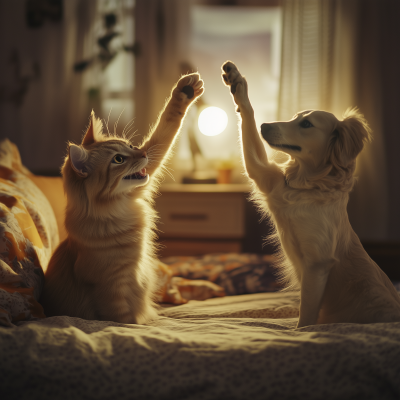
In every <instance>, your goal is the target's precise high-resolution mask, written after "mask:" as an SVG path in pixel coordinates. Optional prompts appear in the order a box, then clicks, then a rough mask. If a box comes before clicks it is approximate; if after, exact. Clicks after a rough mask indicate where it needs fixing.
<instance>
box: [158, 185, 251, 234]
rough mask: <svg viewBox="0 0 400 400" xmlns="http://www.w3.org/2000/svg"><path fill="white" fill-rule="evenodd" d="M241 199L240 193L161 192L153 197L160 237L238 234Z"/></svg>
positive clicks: (241, 228)
mask: <svg viewBox="0 0 400 400" xmlns="http://www.w3.org/2000/svg"><path fill="white" fill-rule="evenodd" d="M244 201H245V199H244V196H243V194H241V193H229V194H226V193H211V194H210V193H207V194H204V193H164V194H163V195H162V196H161V197H159V198H158V199H157V201H156V209H157V211H158V212H159V215H160V218H161V223H160V224H159V226H158V227H159V229H160V231H161V232H160V237H187V238H241V237H243V236H244Z"/></svg>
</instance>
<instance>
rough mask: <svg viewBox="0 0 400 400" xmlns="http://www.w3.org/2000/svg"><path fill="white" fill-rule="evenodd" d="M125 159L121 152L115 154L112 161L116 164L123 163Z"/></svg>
mask: <svg viewBox="0 0 400 400" xmlns="http://www.w3.org/2000/svg"><path fill="white" fill-rule="evenodd" d="M124 161H125V158H124V157H123V156H121V154H117V155H116V156H114V158H113V159H112V161H111V162H112V163H114V164H122V163H123V162H124Z"/></svg>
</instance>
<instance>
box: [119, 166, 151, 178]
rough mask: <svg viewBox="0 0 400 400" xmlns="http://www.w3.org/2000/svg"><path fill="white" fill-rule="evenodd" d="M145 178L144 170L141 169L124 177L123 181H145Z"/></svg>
mask: <svg viewBox="0 0 400 400" xmlns="http://www.w3.org/2000/svg"><path fill="white" fill-rule="evenodd" d="M146 176H147V174H146V168H142V169H141V170H140V171H139V172H135V173H133V174H131V175H126V176H124V177H123V179H145V178H146Z"/></svg>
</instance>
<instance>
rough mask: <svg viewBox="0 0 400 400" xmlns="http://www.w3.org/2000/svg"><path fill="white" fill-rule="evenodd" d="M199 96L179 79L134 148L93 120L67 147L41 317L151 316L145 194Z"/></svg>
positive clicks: (195, 81) (188, 81)
mask: <svg viewBox="0 0 400 400" xmlns="http://www.w3.org/2000/svg"><path fill="white" fill-rule="evenodd" d="M203 90H204V89H203V81H202V80H201V79H200V76H199V74H197V73H194V74H190V75H186V76H183V77H182V78H181V79H180V80H179V81H178V83H177V85H176V86H175V88H174V89H173V90H172V93H171V97H170V99H169V100H168V101H167V103H166V105H165V108H164V110H163V111H162V113H161V114H160V116H159V119H158V123H157V125H156V127H155V129H154V130H153V132H152V133H151V134H150V135H149V136H148V138H146V139H145V140H144V142H143V144H142V145H141V146H140V147H139V148H137V147H133V146H132V145H131V144H130V142H129V141H128V140H126V139H122V138H119V137H116V136H111V137H110V136H105V135H103V133H102V123H101V121H100V120H99V119H96V118H95V116H94V114H93V113H92V116H91V122H90V126H89V128H88V130H87V132H86V134H85V137H84V138H83V141H82V144H81V145H80V146H76V145H74V144H70V146H69V154H68V156H67V157H66V159H65V163H64V166H63V168H62V174H63V180H64V189H65V192H66V194H67V209H66V218H65V226H66V229H67V232H68V237H67V239H66V240H65V241H63V242H62V243H60V245H59V246H58V248H57V249H56V251H55V253H54V254H53V256H52V258H51V260H50V263H49V266H48V269H47V271H46V273H45V286H44V290H43V294H42V299H41V302H42V304H43V307H44V310H45V314H46V315H47V316H52V315H69V316H73V317H80V318H85V319H97V320H109V321H116V322H122V323H144V322H146V321H147V320H149V319H152V318H155V317H156V315H157V314H156V311H155V308H154V305H153V302H152V294H153V291H154V288H155V272H154V265H155V259H154V233H153V230H154V228H155V219H156V216H155V212H154V210H153V209H152V206H151V204H152V198H153V193H154V190H155V188H156V186H157V182H158V180H157V177H158V176H159V175H160V173H161V169H162V165H163V163H164V162H165V160H166V159H167V158H168V155H169V152H170V149H171V147H172V145H173V143H174V140H175V137H176V135H177V133H178V132H179V130H180V127H181V124H182V120H183V118H184V116H185V113H186V111H187V109H188V108H189V106H190V104H191V103H193V101H194V100H195V99H196V98H198V97H199V96H200V95H201V94H202V93H203ZM152 149H153V151H155V152H156V154H157V156H156V157H155V158H154V159H153V157H152V156H151V153H152ZM148 154H149V158H148Z"/></svg>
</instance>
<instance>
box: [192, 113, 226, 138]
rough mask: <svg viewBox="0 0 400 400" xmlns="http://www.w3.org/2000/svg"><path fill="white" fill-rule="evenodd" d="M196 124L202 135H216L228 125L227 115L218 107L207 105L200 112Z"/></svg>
mask: <svg viewBox="0 0 400 400" xmlns="http://www.w3.org/2000/svg"><path fill="white" fill-rule="evenodd" d="M198 124H199V129H200V132H201V133H202V134H203V135H206V136H216V135H219V134H220V133H222V132H223V131H224V130H225V128H226V126H227V125H228V115H227V114H226V112H225V111H224V110H222V109H221V108H219V107H207V108H205V109H204V110H203V111H202V112H201V113H200V115H199V120H198Z"/></svg>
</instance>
